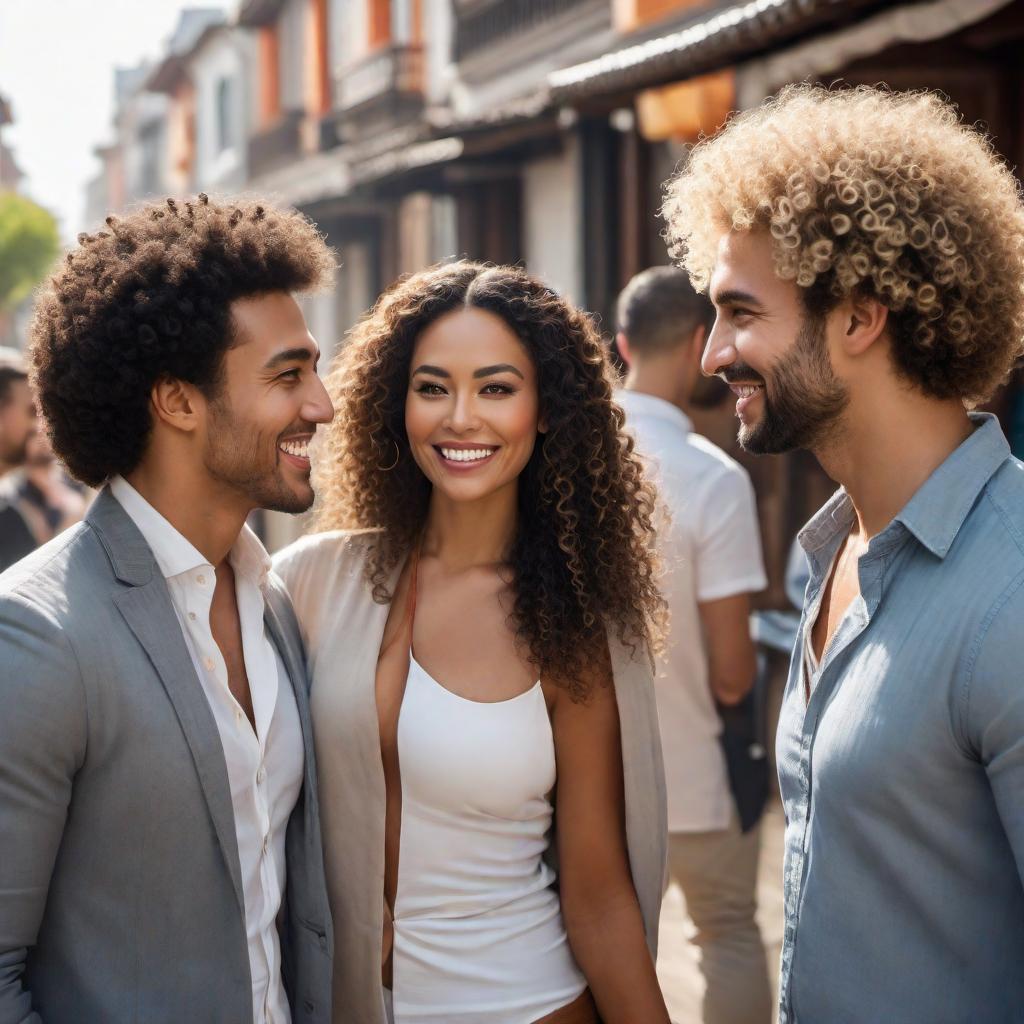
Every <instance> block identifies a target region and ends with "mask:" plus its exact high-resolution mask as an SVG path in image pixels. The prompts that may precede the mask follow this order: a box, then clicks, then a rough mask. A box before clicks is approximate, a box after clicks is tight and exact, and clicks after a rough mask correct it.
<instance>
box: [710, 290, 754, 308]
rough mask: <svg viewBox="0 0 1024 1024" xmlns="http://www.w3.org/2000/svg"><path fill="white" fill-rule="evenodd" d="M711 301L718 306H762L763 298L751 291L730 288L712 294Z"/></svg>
mask: <svg viewBox="0 0 1024 1024" xmlns="http://www.w3.org/2000/svg"><path fill="white" fill-rule="evenodd" d="M711 301H712V302H713V303H714V304H715V305H716V306H738V305H744V306H760V305H761V300H760V299H759V298H758V297H757V296H756V295H751V294H750V292H743V291H740V290H739V289H738V288H729V289H727V290H726V291H724V292H719V293H718V294H717V295H714V296H712V298H711Z"/></svg>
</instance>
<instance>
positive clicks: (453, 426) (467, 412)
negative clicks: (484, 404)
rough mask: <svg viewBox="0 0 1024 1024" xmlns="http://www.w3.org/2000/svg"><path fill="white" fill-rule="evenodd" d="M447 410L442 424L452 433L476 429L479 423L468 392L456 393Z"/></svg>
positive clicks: (471, 397)
mask: <svg viewBox="0 0 1024 1024" xmlns="http://www.w3.org/2000/svg"><path fill="white" fill-rule="evenodd" d="M449 410H450V411H449V413H448V415H447V416H446V417H445V423H444V425H445V426H446V427H447V428H448V429H449V430H451V431H453V432H454V433H457V434H463V433H466V432H467V431H471V430H476V429H477V427H478V426H479V425H480V422H479V418H478V417H477V414H476V406H475V404H474V403H473V396H472V395H471V394H470V393H469V392H466V391H462V392H460V393H458V394H456V396H455V401H454V402H453V403H452V404H451V405H450V406H449Z"/></svg>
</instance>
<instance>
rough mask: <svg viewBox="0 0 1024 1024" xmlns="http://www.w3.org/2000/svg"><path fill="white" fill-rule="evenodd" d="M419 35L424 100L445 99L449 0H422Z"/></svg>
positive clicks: (450, 77) (450, 74) (449, 73)
mask: <svg viewBox="0 0 1024 1024" xmlns="http://www.w3.org/2000/svg"><path fill="white" fill-rule="evenodd" d="M422 11H423V36H424V39H425V40H426V42H425V47H426V52H425V53H424V59H425V61H426V73H425V75H424V79H425V81H424V91H425V92H426V98H427V102H428V103H443V102H445V101H446V100H447V99H448V94H449V92H450V91H451V87H452V82H453V81H454V76H455V68H454V67H453V65H452V63H451V61H452V32H453V30H454V23H453V20H452V0H423V6H422Z"/></svg>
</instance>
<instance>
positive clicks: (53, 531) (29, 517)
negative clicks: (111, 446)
mask: <svg viewBox="0 0 1024 1024" xmlns="http://www.w3.org/2000/svg"><path fill="white" fill-rule="evenodd" d="M87 504H88V498H87V494H86V491H85V489H84V488H83V487H81V486H80V485H78V484H76V483H75V482H74V481H73V480H72V479H71V478H70V477H69V476H68V475H67V474H66V473H65V472H64V470H63V468H62V467H61V466H60V465H59V463H58V462H57V459H56V458H55V456H54V454H53V449H52V448H51V446H50V441H49V438H48V437H47V436H46V431H45V430H43V429H42V427H41V425H40V423H39V420H38V418H37V416H36V408H35V400H34V399H33V397H32V392H31V390H30V388H29V382H28V367H27V366H26V364H25V357H24V355H23V354H22V353H21V352H19V351H18V350H17V349H13V348H0V572H2V571H3V570H4V569H6V568H7V567H8V566H9V565H13V564H14V563H15V562H17V561H18V560H19V559H21V558H24V557H25V556H26V555H27V554H30V553H31V552H32V551H34V550H35V549H36V548H37V547H39V545H41V544H45V543H46V542H47V541H48V540H51V539H52V538H54V537H56V536H57V534H58V533H61V532H62V531H63V530H66V529H67V528H68V527H69V526H73V525H74V524H75V523H77V522H78V521H79V520H80V519H81V518H82V517H83V516H84V515H85V510H86V507H87Z"/></svg>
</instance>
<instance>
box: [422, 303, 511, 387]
mask: <svg viewBox="0 0 1024 1024" xmlns="http://www.w3.org/2000/svg"><path fill="white" fill-rule="evenodd" d="M420 362H429V363H433V364H436V365H440V366H447V365H448V364H451V365H453V366H462V365H465V366H467V367H473V368H475V367H477V366H486V365H488V364H492V363H511V364H512V365H514V366H516V367H517V368H518V369H520V370H522V371H523V372H524V373H526V371H527V369H528V368H529V367H530V365H531V360H530V357H529V354H528V353H527V351H526V346H525V345H524V344H523V343H522V342H521V341H520V340H519V337H518V336H517V335H516V333H515V331H513V330H512V328H511V327H509V325H508V324H507V323H505V321H504V320H502V319H501V317H500V316H497V315H496V314H494V313H490V312H488V311H487V310H485V309H473V308H469V309H457V310H454V311H453V312H451V313H446V314H445V315H444V316H442V317H440V318H439V319H437V320H435V321H434V322H433V323H432V324H430V325H429V326H428V327H426V328H424V330H423V331H422V332H421V333H420V335H419V337H418V338H417V339H416V345H415V347H414V349H413V367H414V368H415V366H416V365H418V364H419V363H420Z"/></svg>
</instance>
